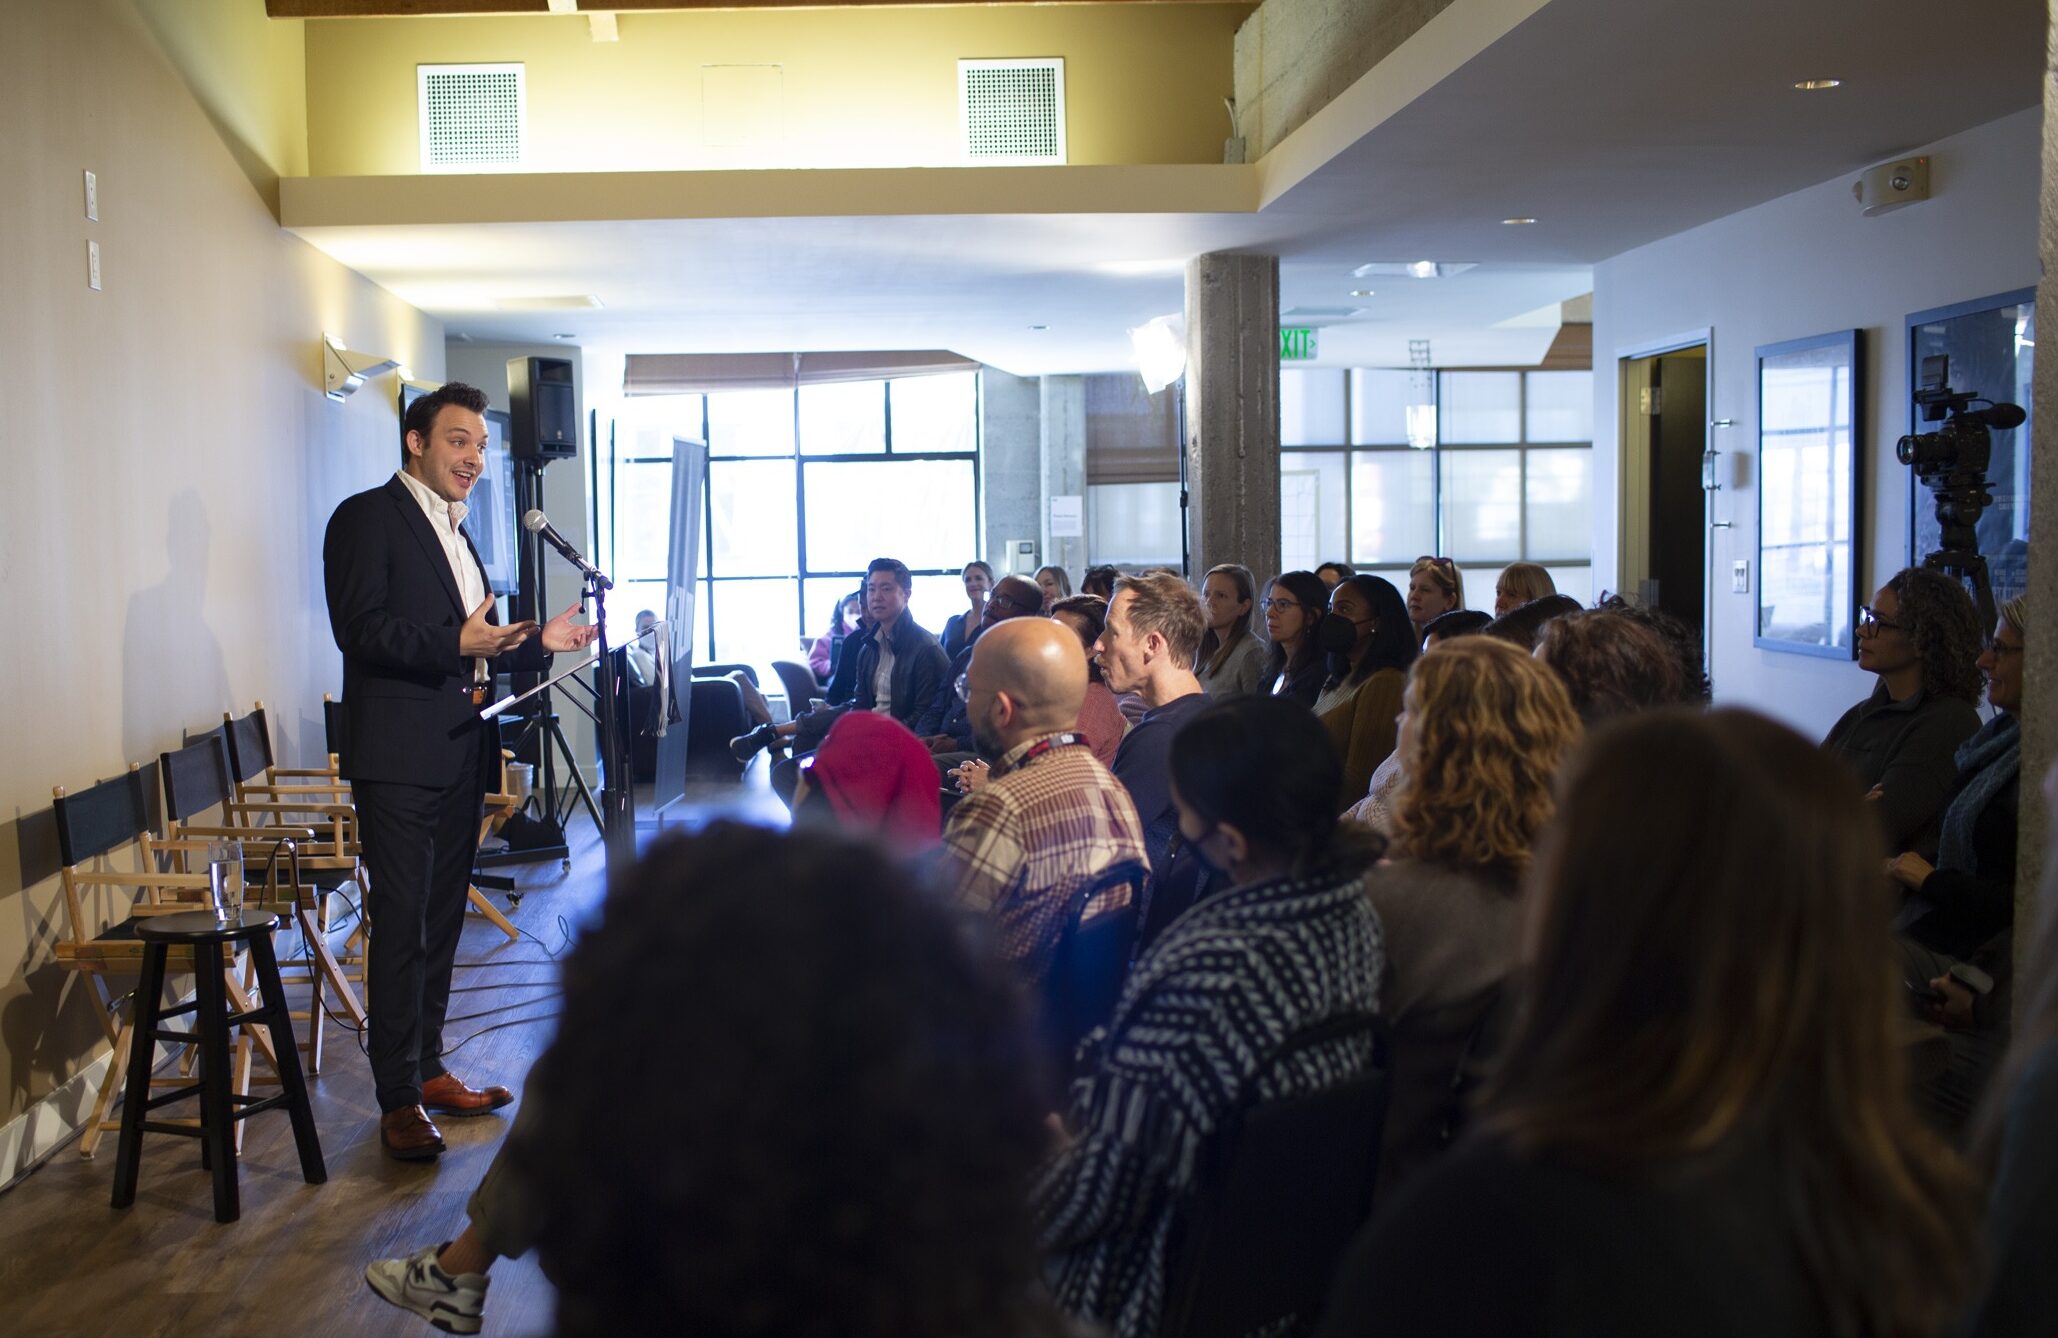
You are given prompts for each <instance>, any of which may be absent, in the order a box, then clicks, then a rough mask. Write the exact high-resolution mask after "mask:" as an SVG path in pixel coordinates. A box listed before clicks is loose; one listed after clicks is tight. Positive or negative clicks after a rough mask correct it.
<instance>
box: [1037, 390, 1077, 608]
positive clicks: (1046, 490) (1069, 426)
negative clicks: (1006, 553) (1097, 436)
mask: <svg viewBox="0 0 2058 1338" xmlns="http://www.w3.org/2000/svg"><path fill="white" fill-rule="evenodd" d="M1041 389H1042V399H1043V405H1042V407H1043V488H1042V491H1041V492H1040V494H1039V495H1038V497H1037V499H1036V506H1037V511H1038V512H1039V515H1038V517H1037V522H1036V533H1037V536H1038V538H1039V540H1040V541H1041V543H1042V545H1043V550H1042V551H1043V561H1044V563H1045V564H1047V565H1055V566H1059V567H1063V568H1064V569H1065V570H1066V571H1067V572H1069V573H1070V574H1071V577H1072V588H1073V589H1074V590H1077V589H1078V588H1079V582H1080V581H1081V580H1082V579H1084V578H1085V576H1086V551H1087V550H1086V539H1085V538H1083V537H1082V538H1078V539H1053V538H1052V537H1051V533H1050V499H1051V498H1053V497H1084V496H1085V495H1086V380H1085V378H1084V377H1078V376H1046V377H1044V378H1043V380H1042V382H1041Z"/></svg>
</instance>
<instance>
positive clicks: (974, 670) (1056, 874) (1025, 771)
mask: <svg viewBox="0 0 2058 1338" xmlns="http://www.w3.org/2000/svg"><path fill="white" fill-rule="evenodd" d="M1085 699H1086V652H1085V650H1084V648H1083V647H1081V646H1080V644H1079V638H1078V637H1077V636H1076V635H1074V634H1073V632H1072V631H1071V629H1069V628H1067V627H1065V626H1063V625H1061V624H1059V623H1056V622H1053V621H1051V620H1050V619H1048V618H1016V619H1011V620H1009V621H1007V622H1002V623H999V624H996V625H994V626H992V627H989V628H987V629H986V631H984V632H983V633H981V634H980V637H979V640H978V642H977V644H976V645H974V647H973V649H972V663H971V666H970V668H969V669H968V670H967V671H966V675H965V705H966V709H967V713H968V715H969V717H970V719H971V725H972V736H973V738H974V740H975V741H976V742H977V744H978V746H979V751H980V753H981V754H982V755H984V756H985V757H986V758H987V760H988V761H990V762H991V763H992V770H991V772H990V773H989V774H988V776H987V777H986V779H985V780H984V781H983V782H982V783H980V785H979V786H978V788H977V789H976V790H974V791H973V792H972V793H971V794H969V795H967V796H966V797H965V798H963V799H960V800H959V801H958V804H957V807H955V808H954V809H952V810H951V815H950V822H949V824H948V825H947V826H946V827H945V828H944V832H943V872H944V879H945V881H946V883H947V884H949V885H951V886H954V887H955V889H956V892H957V896H958V898H959V900H960V901H962V902H963V903H964V904H965V905H966V906H967V907H969V908H970V909H972V910H975V911H978V912H981V913H983V914H986V915H990V916H992V917H993V920H994V939H995V942H996V943H997V944H998V946H999V948H1000V950H1001V953H1002V955H1003V956H1005V957H1007V958H1008V960H1010V961H1012V962H1014V963H1015V964H1016V966H1017V969H1018V970H1019V971H1020V972H1021V979H1022V981H1023V983H1024V985H1026V986H1027V987H1029V988H1031V989H1036V988H1038V987H1040V986H1041V985H1042V983H1043V980H1044V977H1045V976H1046V975H1047V974H1048V973H1049V971H1050V965H1051V956H1052V953H1053V951H1054V950H1055V948H1056V946H1057V942H1058V938H1059V936H1060V934H1061V933H1062V931H1063V929H1064V922H1065V911H1066V907H1067V906H1068V905H1069V904H1070V901H1071V899H1072V896H1073V894H1074V893H1075V892H1076V891H1077V890H1078V889H1079V888H1080V887H1081V886H1082V885H1084V884H1085V883H1088V882H1090V881H1092V880H1093V879H1094V878H1095V877H1096V876H1097V875H1099V874H1100V873H1101V872H1103V871H1104V870H1106V869H1108V868H1109V867H1111V866H1113V865H1115V864H1118V863H1121V862H1122V861H1124V860H1143V859H1144V858H1145V851H1144V843H1143V824H1142V822H1140V821H1139V820H1138V819H1137V816H1136V805H1135V804H1133V803H1131V802H1130V799H1129V792H1128V791H1127V790H1125V789H1124V788H1123V787H1122V783H1121V782H1120V781H1118V780H1116V779H1115V778H1114V776H1113V775H1112V774H1111V773H1110V772H1109V771H1108V769H1107V768H1106V767H1104V766H1102V765H1101V764H1100V763H1099V762H1097V761H1095V760H1094V757H1093V753H1092V751H1091V749H1090V748H1089V747H1088V746H1087V741H1086V739H1085V737H1084V736H1083V735H1081V734H1080V733H1079V732H1078V731H1077V730H1076V729H1074V728H1073V725H1074V722H1076V721H1077V720H1078V719H1079V708H1080V705H1081V704H1082V703H1083V702H1084V701H1085ZM1128 901H1129V888H1128V887H1127V886H1120V887H1116V888H1114V889H1113V890H1112V891H1110V892H1108V893H1105V894H1103V895H1102V896H1100V897H1097V898H1096V899H1095V900H1094V901H1093V902H1092V903H1091V904H1089V905H1088V906H1087V907H1086V908H1085V912H1084V915H1083V917H1082V918H1084V919H1091V918H1093V917H1094V916H1095V915H1098V914H1100V913H1101V912H1103V911H1110V910H1115V909H1117V908H1119V907H1121V906H1124V905H1127V904H1128Z"/></svg>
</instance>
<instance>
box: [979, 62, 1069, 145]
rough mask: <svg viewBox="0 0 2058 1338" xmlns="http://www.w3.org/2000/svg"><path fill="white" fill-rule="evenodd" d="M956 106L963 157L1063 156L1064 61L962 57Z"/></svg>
mask: <svg viewBox="0 0 2058 1338" xmlns="http://www.w3.org/2000/svg"><path fill="white" fill-rule="evenodd" d="M958 107H959V110H960V114H961V120H962V123H963V128H964V145H965V161H966V162H971V163H998V164H1022V163H1035V164H1050V163H1063V162H1064V161H1065V62H1064V61H1063V60H961V61H959V62H958Z"/></svg>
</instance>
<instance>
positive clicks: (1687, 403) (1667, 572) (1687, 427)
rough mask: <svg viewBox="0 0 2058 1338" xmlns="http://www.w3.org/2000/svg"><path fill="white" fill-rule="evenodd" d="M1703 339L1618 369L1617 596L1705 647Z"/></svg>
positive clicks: (1641, 355)
mask: <svg viewBox="0 0 2058 1338" xmlns="http://www.w3.org/2000/svg"><path fill="white" fill-rule="evenodd" d="M1708 344H1709V339H1708V334H1707V332H1705V331H1703V332H1700V333H1698V334H1696V335H1692V336H1686V337H1683V338H1681V339H1678V340H1668V341H1666V342H1665V343H1663V344H1660V345H1658V346H1655V347H1650V348H1643V349H1635V350H1631V351H1630V352H1629V353H1627V354H1625V355H1623V356H1622V357H1621V359H1620V363H1621V369H1622V411H1621V415H1620V417H1619V419H1618V421H1619V422H1620V423H1621V424H1622V563H1621V581H1622V589H1623V592H1624V593H1627V594H1630V595H1633V596H1635V597H1636V599H1637V602H1639V603H1641V604H1646V605H1656V606H1657V607H1658V608H1661V609H1663V610H1665V611H1666V612H1667V613H1670V614H1671V615H1673V616H1674V617H1676V618H1678V619H1680V620H1681V621H1682V622H1684V623H1686V624H1687V626H1689V627H1696V628H1699V629H1700V632H1701V645H1702V647H1703V650H1702V655H1703V662H1704V666H1705V657H1706V654H1707V651H1706V647H1707V644H1708V604H1709V599H1710V593H1711V592H1710V590H1709V585H1708V580H1709V576H1708V560H1709V546H1708V538H1709V529H1708V524H1709V516H1708V494H1707V491H1706V486H1705V485H1706V474H1705V459H1706V455H1707V451H1708V445H1709V442H1708V430H1709V422H1708V365H1709V363H1708Z"/></svg>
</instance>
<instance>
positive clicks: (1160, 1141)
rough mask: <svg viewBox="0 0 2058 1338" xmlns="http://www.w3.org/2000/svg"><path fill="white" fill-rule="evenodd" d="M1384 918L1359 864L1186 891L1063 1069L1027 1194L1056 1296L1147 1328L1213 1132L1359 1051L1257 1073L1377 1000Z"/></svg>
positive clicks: (1132, 1336) (1350, 1046)
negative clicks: (1191, 895) (1185, 902)
mask: <svg viewBox="0 0 2058 1338" xmlns="http://www.w3.org/2000/svg"><path fill="white" fill-rule="evenodd" d="M1384 968H1385V951H1384V947H1383V945H1382V941H1381V935H1380V929H1379V918H1378V915H1377V913H1376V912H1375V911H1374V910H1373V909H1372V903H1371V901H1370V900H1369V899H1368V898H1367V897H1366V895H1365V882H1364V877H1363V875H1362V874H1361V873H1359V872H1351V873H1346V874H1328V875H1318V876H1314V877H1310V878H1302V879H1283V880H1279V881H1275V882H1269V883H1259V884H1253V885H1251V886H1248V887H1237V888H1231V889H1229V890H1228V891H1226V892H1221V893H1218V894H1216V895H1214V896H1211V897H1207V898H1205V899H1203V900H1201V901H1199V902H1197V903H1196V904H1195V905H1194V906H1193V907H1192V908H1191V909H1189V910H1188V911H1187V912H1186V913H1185V914H1184V915H1182V916H1180V917H1179V918H1178V919H1177V920H1175V921H1173V922H1172V924H1170V925H1169V926H1167V927H1166V929H1165V931H1164V932H1163V933H1162V934H1161V935H1160V936H1159V937H1158V938H1157V939H1156V940H1155V941H1154V942H1153V943H1152V944H1151V945H1150V947H1149V948H1147V949H1146V950H1145V952H1144V954H1143V956H1142V957H1141V958H1140V959H1138V961H1137V963H1136V965H1135V966H1134V967H1133V968H1132V969H1131V971H1130V973H1129V978H1128V980H1127V981H1126V982H1125V983H1124V985H1123V988H1122V995H1121V998H1120V1000H1119V1001H1118V1002H1117V1003H1116V1005H1115V1011H1114V1014H1113V1016H1112V1017H1111V1018H1110V1019H1109V1022H1108V1025H1107V1027H1106V1028H1105V1029H1102V1030H1097V1031H1095V1032H1094V1033H1093V1034H1092V1035H1091V1036H1089V1037H1088V1038H1087V1040H1086V1041H1085V1042H1084V1043H1083V1044H1084V1045H1085V1046H1087V1047H1091V1049H1092V1052H1093V1055H1094V1063H1093V1064H1092V1066H1091V1067H1090V1068H1089V1069H1088V1070H1087V1076H1086V1077H1084V1078H1082V1079H1080V1081H1079V1082H1078V1083H1077V1084H1075V1085H1074V1088H1073V1092H1072V1099H1071V1104H1070V1109H1069V1112H1068V1116H1067V1126H1068V1127H1069V1128H1070V1129H1072V1130H1073V1131H1074V1132H1075V1134H1076V1138H1075V1139H1074V1141H1073V1142H1072V1143H1071V1144H1070V1146H1068V1147H1067V1148H1066V1149H1065V1150H1064V1151H1063V1152H1061V1153H1059V1154H1058V1155H1057V1156H1055V1157H1054V1158H1052V1160H1051V1161H1050V1162H1048V1163H1047V1164H1046V1165H1045V1166H1044V1167H1043V1169H1042V1171H1041V1172H1040V1174H1039V1176H1038V1179H1037V1183H1036V1186H1035V1193H1034V1202H1035V1207H1036V1212H1037V1223H1038V1227H1039V1229H1040V1231H1041V1233H1042V1241H1043V1246H1044V1249H1045V1251H1046V1255H1047V1261H1048V1262H1047V1273H1048V1278H1049V1282H1050V1285H1051V1289H1052V1292H1053V1294H1054V1295H1055V1297H1056V1299H1057V1301H1058V1303H1059V1304H1060V1305H1061V1306H1063V1307H1064V1308H1065V1309H1066V1310H1067V1311H1069V1312H1070V1313H1071V1314H1073V1315H1075V1316H1077V1317H1079V1318H1081V1319H1084V1320H1090V1321H1093V1322H1095V1323H1098V1324H1102V1325H1105V1326H1107V1327H1108V1328H1109V1329H1111V1330H1112V1331H1113V1332H1114V1333H1115V1334H1116V1335H1118V1338H1147V1336H1148V1335H1151V1334H1154V1333H1155V1332H1156V1331H1157V1326H1158V1317H1159V1312H1160V1310H1161V1309H1162V1307H1163V1303H1164V1291H1165V1283H1166V1278H1165V1270H1166V1265H1167V1258H1166V1255H1167V1251H1168V1248H1169V1244H1170V1241H1171V1238H1172V1235H1173V1230H1174V1227H1175V1226H1176V1225H1177V1222H1176V1219H1177V1216H1178V1208H1179V1204H1180V1202H1181V1200H1182V1196H1183V1194H1184V1192H1185V1191H1186V1190H1187V1188H1188V1187H1189V1186H1190V1185H1191V1183H1192V1181H1193V1177H1194V1174H1195V1166H1196V1164H1197V1160H1198V1157H1199V1154H1200V1151H1201V1148H1202V1145H1203V1144H1204V1143H1205V1141H1206V1140H1207V1138H1208V1137H1209V1135H1210V1134H1212V1133H1213V1132H1214V1130H1215V1129H1216V1128H1217V1126H1218V1125H1219V1124H1220V1123H1221V1122H1222V1120H1223V1119H1224V1118H1225V1117H1226V1116H1228V1115H1229V1114H1231V1113H1232V1112H1234V1111H1235V1110H1236V1109H1237V1108H1238V1107H1239V1106H1241V1105H1243V1104H1245V1103H1246V1102H1247V1101H1249V1100H1252V1099H1257V1100H1270V1099H1274V1098H1279V1097H1287V1096H1296V1095H1302V1094H1306V1093H1310V1092H1318V1091H1321V1090H1323V1089H1324V1088H1326V1087H1329V1086H1331V1085H1333V1084H1336V1083H1338V1082H1341V1081H1344V1080H1345V1079H1347V1078H1349V1077H1351V1076H1353V1075H1354V1074H1355V1073H1357V1072H1359V1071H1361V1070H1362V1068H1363V1066H1364V1065H1365V1064H1366V1063H1367V1062H1368V1061H1369V1058H1370V1056H1369V1053H1368V1051H1367V1049H1366V1046H1365V1043H1364V1042H1362V1041H1359V1042H1349V1041H1345V1042H1339V1043H1338V1045H1336V1046H1334V1047H1328V1048H1317V1049H1312V1050H1309V1051H1308V1052H1306V1053H1305V1054H1303V1055H1301V1056H1299V1057H1298V1058H1297V1059H1295V1060H1294V1061H1293V1062H1292V1063H1291V1064H1290V1065H1282V1066H1278V1067H1275V1068H1274V1069H1273V1070H1272V1071H1270V1072H1267V1073H1256V1072H1254V1071H1253V1070H1254V1069H1255V1068H1256V1067H1257V1065H1258V1062H1259V1059H1258V1057H1259V1056H1260V1055H1265V1054H1270V1053H1272V1052H1273V1051H1274V1050H1275V1049H1276V1048H1277V1046H1278V1045H1279V1043H1280V1042H1281V1041H1282V1040H1284V1039H1285V1038H1286V1037H1288V1036H1291V1035H1294V1034H1296V1033H1298V1032H1301V1031H1303V1030H1305V1029H1307V1028H1309V1027H1311V1026H1314V1025H1316V1024H1317V1023H1320V1022H1323V1021H1326V1020H1327V1019H1329V1018H1332V1017H1335V1016H1337V1015H1339V1014H1344V1013H1356V1012H1368V1011H1372V1010H1374V1009H1375V1008H1376V1007H1377V1004H1378V993H1379V981H1380V979H1381V976H1382V973H1383V971H1384Z"/></svg>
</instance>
